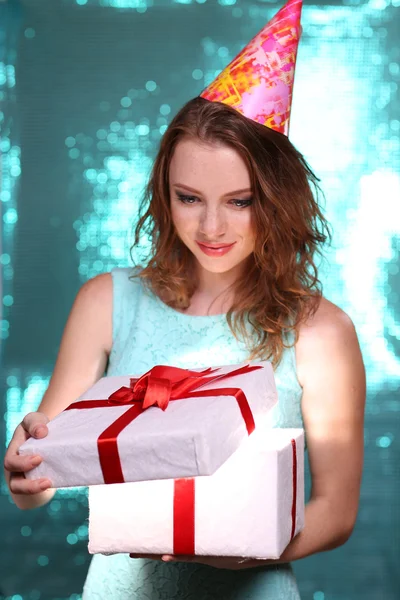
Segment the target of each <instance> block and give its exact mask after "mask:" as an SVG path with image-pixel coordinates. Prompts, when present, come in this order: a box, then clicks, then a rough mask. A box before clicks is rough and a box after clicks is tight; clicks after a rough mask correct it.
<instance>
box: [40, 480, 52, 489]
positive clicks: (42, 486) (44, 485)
mask: <svg viewBox="0 0 400 600" xmlns="http://www.w3.org/2000/svg"><path fill="white" fill-rule="evenodd" d="M39 487H40V489H41V490H46V489H47V488H49V487H50V482H49V481H48V480H47V479H40V480H39Z"/></svg>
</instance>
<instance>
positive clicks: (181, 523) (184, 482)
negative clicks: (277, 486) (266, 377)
mask: <svg viewBox="0 0 400 600" xmlns="http://www.w3.org/2000/svg"><path fill="white" fill-rule="evenodd" d="M291 444H292V480H293V499H292V510H291V517H292V529H291V534H290V541H292V539H293V538H294V534H295V531H296V503H297V452H296V440H291ZM195 502H196V499H195V479H193V478H192V479H175V481H174V521H173V531H174V534H173V554H176V555H179V554H186V555H190V556H193V555H195V554H196V552H195Z"/></svg>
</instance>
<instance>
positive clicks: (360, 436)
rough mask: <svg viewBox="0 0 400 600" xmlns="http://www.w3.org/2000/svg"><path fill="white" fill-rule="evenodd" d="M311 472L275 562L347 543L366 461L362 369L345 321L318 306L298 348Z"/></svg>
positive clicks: (334, 310)
mask: <svg viewBox="0 0 400 600" xmlns="http://www.w3.org/2000/svg"><path fill="white" fill-rule="evenodd" d="M296 355H297V369H298V377H299V381H300V383H301V385H302V386H303V400H302V413H303V419H304V426H305V431H306V436H307V447H308V456H309V461H310V470H311V481H312V488H311V497H310V501H309V502H308V504H307V506H306V513H305V527H304V530H303V531H302V532H301V533H300V534H299V535H298V536H296V538H295V539H294V540H293V541H292V543H291V544H290V545H289V546H288V548H287V549H286V550H285V552H284V553H283V555H282V556H281V558H280V559H279V560H280V562H282V561H286V560H296V559H298V558H303V557H305V556H308V555H310V554H314V553H315V552H321V551H324V550H330V549H332V548H336V547H337V546H340V545H341V544H343V543H344V542H345V541H347V539H348V538H349V537H350V535H351V532H352V530H353V527H354V524H355V521H356V517H357V510H358V502H359V495H360V484H361V473H362V465H363V455H364V407H365V371H364V365H363V361H362V357H361V352H360V348H359V344H358V340H357V335H356V332H355V329H354V326H353V323H352V322H351V320H350V319H349V317H348V316H347V315H346V314H345V313H344V312H343V311H341V310H340V309H339V308H338V307H336V306H334V305H333V304H331V303H330V302H328V301H326V300H322V301H321V304H320V306H319V308H318V311H317V312H316V314H315V315H314V317H313V318H312V319H311V320H310V321H309V322H308V323H307V324H306V325H304V326H303V327H302V329H301V331H300V337H299V341H298V344H297V348H296Z"/></svg>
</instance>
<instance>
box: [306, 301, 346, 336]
mask: <svg viewBox="0 0 400 600" xmlns="http://www.w3.org/2000/svg"><path fill="white" fill-rule="evenodd" d="M352 331H354V324H353V321H352V320H351V318H350V317H349V315H348V314H347V313H346V312H345V311H344V310H342V309H341V308H340V307H339V306H337V305H336V304H334V303H333V302H330V301H329V300H327V299H326V298H324V297H322V298H320V299H319V301H318V305H317V307H316V309H314V310H313V311H312V313H311V314H310V315H309V316H308V317H307V319H305V320H304V321H303V322H302V323H301V325H300V327H299V341H300V340H301V339H303V340H305V339H308V338H314V337H316V338H320V336H321V335H329V336H335V335H339V336H341V335H343V334H344V335H346V334H349V333H351V332H352Z"/></svg>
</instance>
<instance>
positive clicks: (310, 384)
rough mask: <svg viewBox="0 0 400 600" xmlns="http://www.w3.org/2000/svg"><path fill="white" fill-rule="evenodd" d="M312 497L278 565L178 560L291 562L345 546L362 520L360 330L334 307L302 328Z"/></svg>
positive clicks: (324, 307)
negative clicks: (359, 516) (359, 513)
mask: <svg viewBox="0 0 400 600" xmlns="http://www.w3.org/2000/svg"><path fill="white" fill-rule="evenodd" d="M296 356H297V372H298V378H299V381H300V383H301V385H302V387H303V400H302V413H303V419H304V426H305V431H306V436H307V447H308V455H309V461H310V469H311V478H312V489H311V497H310V501H309V502H308V503H307V505H306V509H305V527H304V529H303V531H302V532H301V533H299V534H298V535H297V536H296V537H295V538H294V539H293V541H292V542H291V543H290V544H289V546H288V547H287V548H286V550H285V551H284V553H283V554H282V556H281V557H280V558H279V559H278V560H267V561H263V560H249V561H245V562H240V561H239V562H238V560H237V559H234V558H229V557H226V558H222V557H221V558H214V557H201V556H198V557H171V556H165V557H164V560H167V561H169V560H188V561H190V562H201V563H206V564H209V565H212V566H215V567H220V568H231V569H242V568H251V567H259V566H261V565H263V564H274V563H280V562H288V561H293V560H297V559H299V558H304V557H305V556H309V555H310V554H314V553H316V552H322V551H324V550H330V549H332V548H336V547H337V546H340V545H341V544H343V543H344V542H345V541H346V540H347V539H348V538H349V536H350V534H351V532H352V530H353V527H354V524H355V521H356V516H357V509H358V501H359V494H360V483H361V472H362V464H363V451H364V437H363V429H364V406H365V371H364V365H363V361H362V357H361V352H360V348H359V345H358V340H357V336H356V333H355V330H354V326H353V324H352V322H351V320H350V319H349V317H348V316H347V315H346V314H345V313H344V312H343V311H341V310H340V309H339V308H338V307H336V306H334V305H333V304H331V303H330V302H328V301H327V300H324V299H323V300H322V301H321V303H320V306H319V308H318V310H317V312H316V313H315V315H314V316H313V317H312V318H311V319H310V320H309V322H308V323H306V324H305V325H303V327H302V328H301V331H300V336H299V340H298V343H297V346H296Z"/></svg>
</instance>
